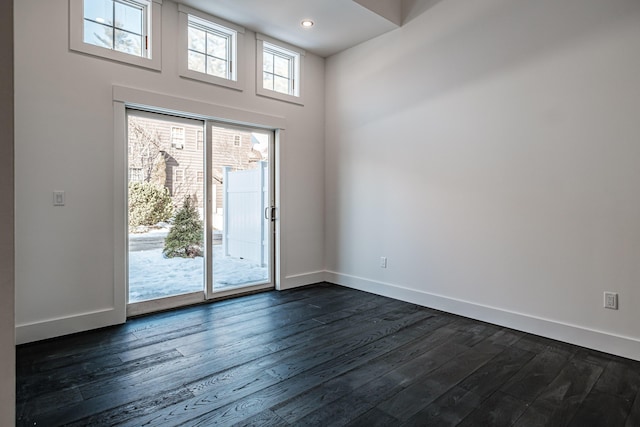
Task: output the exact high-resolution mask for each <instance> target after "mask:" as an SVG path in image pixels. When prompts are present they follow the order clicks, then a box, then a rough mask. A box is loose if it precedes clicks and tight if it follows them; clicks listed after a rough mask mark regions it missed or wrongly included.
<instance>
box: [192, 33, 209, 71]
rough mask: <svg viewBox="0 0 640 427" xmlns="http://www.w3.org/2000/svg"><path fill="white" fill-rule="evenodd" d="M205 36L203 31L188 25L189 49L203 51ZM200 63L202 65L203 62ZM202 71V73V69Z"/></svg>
mask: <svg viewBox="0 0 640 427" xmlns="http://www.w3.org/2000/svg"><path fill="white" fill-rule="evenodd" d="M205 37H206V33H205V32H204V31H202V30H198V29H196V28H192V27H189V49H191V50H197V51H198V52H202V53H204V51H205V48H204V46H205ZM202 64H203V65H204V62H203V63H202ZM202 72H203V73H204V70H203V71H202Z"/></svg>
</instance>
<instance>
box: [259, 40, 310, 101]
mask: <svg viewBox="0 0 640 427" xmlns="http://www.w3.org/2000/svg"><path fill="white" fill-rule="evenodd" d="M256 44H257V46H256V65H257V67H256V94H258V95H260V96H265V97H267V98H273V99H278V100H280V101H286V102H291V103H293V104H298V105H304V99H303V92H304V90H303V86H304V56H305V51H304V50H302V49H300V48H299V47H296V46H293V45H290V44H287V43H284V42H281V41H279V40H276V39H272V38H271V37H268V36H265V35H264V34H259V33H256Z"/></svg>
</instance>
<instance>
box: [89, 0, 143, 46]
mask: <svg viewBox="0 0 640 427" xmlns="http://www.w3.org/2000/svg"><path fill="white" fill-rule="evenodd" d="M149 7H150V3H149V2H148V1H145V0H136V1H132V0H84V28H83V41H84V42H85V43H88V44H92V45H95V46H99V47H103V48H106V49H110V50H114V51H117V52H123V53H127V54H129V55H134V56H141V57H148V56H149V53H148V52H149V37H148V25H147V22H148V18H147V17H148V10H149Z"/></svg>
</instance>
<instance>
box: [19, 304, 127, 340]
mask: <svg viewBox="0 0 640 427" xmlns="http://www.w3.org/2000/svg"><path fill="white" fill-rule="evenodd" d="M120 323H124V320H122V321H121V320H120V312H119V310H118V309H117V308H113V307H110V308H104V309H100V310H94V311H90V312H86V313H77V314H72V315H69V316H65V317H59V318H54V319H45V320H40V321H37V322H31V323H25V324H22V325H16V344H18V345H19V344H26V343H30V342H34V341H40V340H43V339H48V338H51V337H58V336H61V335H68V334H74V333H77V332H84V331H88V330H90V329H97V328H103V327H105V326H112V325H117V324H120Z"/></svg>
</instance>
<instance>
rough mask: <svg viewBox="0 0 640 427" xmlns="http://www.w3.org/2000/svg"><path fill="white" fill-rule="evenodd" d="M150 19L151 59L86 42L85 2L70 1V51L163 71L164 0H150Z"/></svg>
mask: <svg viewBox="0 0 640 427" xmlns="http://www.w3.org/2000/svg"><path fill="white" fill-rule="evenodd" d="M149 8H150V9H151V10H150V19H149V23H148V25H147V36H148V40H149V45H150V46H149V50H148V51H149V55H150V57H141V56H134V55H130V54H128V53H124V52H118V51H115V50H111V49H107V48H103V47H100V46H95V45H92V44H89V43H85V42H84V38H83V31H84V1H83V0H69V49H70V50H73V51H76V52H80V53H86V54H88V55H92V56H97V57H99V58H104V59H108V60H111V61H116V62H122V63H125V64H130V65H136V66H138V67H143V68H149V69H152V70H156V71H160V70H161V69H162V0H149Z"/></svg>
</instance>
